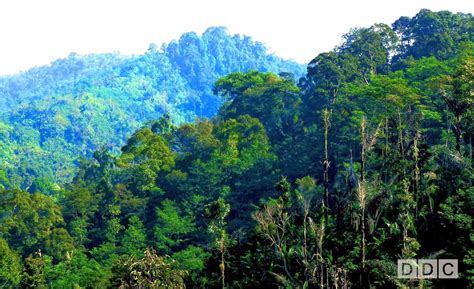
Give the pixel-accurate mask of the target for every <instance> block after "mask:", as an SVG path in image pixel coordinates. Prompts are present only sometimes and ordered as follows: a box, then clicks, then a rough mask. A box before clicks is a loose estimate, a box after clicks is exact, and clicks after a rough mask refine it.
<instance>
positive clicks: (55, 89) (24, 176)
mask: <svg viewBox="0 0 474 289" xmlns="http://www.w3.org/2000/svg"><path fill="white" fill-rule="evenodd" d="M249 69H255V70H258V71H272V72H275V73H280V72H285V73H292V74H294V76H295V77H300V76H302V75H303V72H304V66H302V65H299V64H296V63H294V62H291V61H284V60H282V59H280V58H278V57H276V56H274V55H271V54H268V53H267V50H266V48H265V47H264V46H263V45H262V43H259V42H254V41H252V40H251V39H250V38H249V37H246V36H244V37H242V36H239V35H233V36H232V35H229V34H228V33H227V32H226V30H225V29H224V28H221V27H214V28H209V29H208V30H206V31H205V32H204V33H203V35H202V37H199V36H198V35H196V34H195V33H186V34H184V35H183V36H182V37H181V38H180V39H179V41H173V42H171V43H169V44H167V45H163V46H162V47H161V48H160V49H158V48H157V47H156V45H150V48H149V49H148V51H147V52H146V53H145V54H143V55H138V56H134V57H124V56H120V55H118V54H100V55H95V54H94V55H85V56H80V55H77V54H71V55H70V56H69V57H67V58H66V59H60V60H57V61H55V62H53V63H51V65H49V66H45V67H37V68H33V69H31V70H29V71H26V72H24V73H20V74H17V75H13V76H8V77H1V78H0V96H1V97H0V115H1V116H2V117H1V118H0V146H1V147H2V152H1V153H0V168H1V167H3V168H4V169H5V170H6V172H7V174H8V175H9V176H10V179H11V181H12V182H14V183H15V184H16V185H18V186H20V187H22V188H28V187H29V186H30V185H31V183H32V182H33V181H34V179H35V178H40V179H44V178H48V179H52V180H53V181H55V182H57V183H59V184H61V183H63V182H65V181H70V180H71V179H72V177H73V175H74V173H75V172H76V170H75V169H74V168H75V167H76V166H75V165H74V164H75V162H77V160H78V159H79V157H91V156H92V153H93V152H94V151H95V150H97V149H99V148H100V147H102V146H105V147H108V148H111V149H113V150H116V151H118V150H119V149H120V147H121V146H122V145H123V144H124V143H125V140H126V139H127V137H128V136H130V134H132V133H133V131H135V130H136V129H138V128H140V126H142V125H143V124H145V123H146V122H148V121H152V120H155V119H157V118H159V117H160V116H161V115H163V114H164V113H167V114H168V115H170V116H171V117H172V119H173V122H174V123H183V122H185V121H193V120H194V119H195V118H196V117H211V116H214V115H215V114H216V112H217V110H218V108H219V106H220V105H221V103H222V100H221V99H220V98H219V96H216V95H214V94H213V93H212V85H213V84H214V82H215V81H216V80H217V79H218V78H219V77H222V76H224V75H226V74H228V73H230V72H235V71H247V70H249Z"/></svg>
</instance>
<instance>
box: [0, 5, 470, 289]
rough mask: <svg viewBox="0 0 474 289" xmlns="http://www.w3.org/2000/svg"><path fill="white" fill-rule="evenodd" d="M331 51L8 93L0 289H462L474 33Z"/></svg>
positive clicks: (447, 18) (426, 20) (378, 30)
mask: <svg viewBox="0 0 474 289" xmlns="http://www.w3.org/2000/svg"><path fill="white" fill-rule="evenodd" d="M342 39H343V41H342V43H341V44H340V45H338V46H336V47H335V48H334V49H333V50H332V51H329V52H325V53H321V54H319V55H317V56H316V57H315V58H314V59H312V60H311V61H310V62H309V63H308V65H307V66H306V71H305V70H304V68H302V67H301V66H300V65H298V64H297V63H294V62H291V61H285V60H282V59H280V58H278V57H276V56H274V55H271V54H268V53H267V51H266V49H265V47H264V46H263V44H261V43H259V42H253V41H252V40H251V39H250V38H248V37H241V36H238V35H234V36H230V35H229V34H227V32H226V31H225V29H223V28H210V29H209V30H208V31H206V32H205V33H204V34H203V35H202V37H199V36H197V35H196V34H195V33H188V34H184V35H183V36H182V38H181V39H180V40H179V41H174V42H171V43H169V44H167V45H164V46H163V47H161V48H160V49H158V48H157V47H156V45H151V46H150V49H149V51H148V52H147V53H146V54H144V55H140V56H135V57H130V58H127V57H123V56H120V55H115V54H106V55H89V56H79V55H75V54H72V55H70V56H69V57H68V58H67V59H63V60H58V61H56V62H54V63H52V64H51V65H50V66H48V67H38V68H33V69H31V70H29V71H26V72H23V73H21V74H17V75H12V76H6V77H1V78H0V111H1V112H2V113H1V119H0V148H1V149H0V161H1V162H0V169H1V170H0V288H301V289H306V288H367V289H368V288H472V286H473V285H472V284H474V230H473V217H474V212H473V208H474V187H473V186H472V182H473V180H474V174H473V169H472V161H473V150H472V145H473V140H472V137H473V134H474V109H473V108H474V17H473V15H471V14H463V13H457V14H454V13H451V12H448V11H441V12H432V11H430V10H427V9H423V10H421V11H419V12H418V14H416V15H415V16H414V17H411V18H410V17H400V18H399V19H398V20H396V21H395V22H394V23H393V24H391V25H387V24H382V23H376V24H374V25H372V26H371V27H366V28H352V29H350V30H349V31H348V32H347V33H346V34H345V35H343V36H342ZM416 258H418V259H457V260H458V262H459V277H458V278H457V279H400V278H398V277H397V260H399V259H416Z"/></svg>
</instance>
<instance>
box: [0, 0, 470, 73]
mask: <svg viewBox="0 0 474 289" xmlns="http://www.w3.org/2000/svg"><path fill="white" fill-rule="evenodd" d="M421 8H428V9H431V10H434V11H439V10H450V11H453V12H465V13H474V1H473V0H387V1H384V0H357V1H355V0H345V1H342V0H324V1H322V0H238V1H236V0H41V1H40V0H0V75H2V74H9V73H15V72H18V71H20V70H25V69H27V68H29V67H32V66H35V65H43V64H47V63H49V62H51V61H52V60H55V59H57V58H62V57H66V56H67V55H68V54H69V53H70V52H77V53H79V54H85V53H92V52H113V51H119V52H121V53H123V54H138V53H143V52H144V51H146V49H147V48H148V45H149V44H150V43H152V42H153V43H156V44H158V45H161V43H163V42H168V41H170V40H172V39H177V38H179V36H180V35H181V34H182V33H184V32H188V31H196V32H198V33H202V32H203V31H204V30H205V29H206V28H207V27H209V26H226V27H227V28H228V29H229V31H230V32H231V33H239V34H246V35H249V36H251V37H252V38H253V39H254V40H259V41H262V42H263V43H265V44H266V45H267V47H269V48H270V50H271V51H272V52H275V53H276V54H277V55H279V56H282V57H285V58H293V59H295V60H297V61H299V62H302V63H306V62H309V61H310V60H311V59H312V58H313V57H314V56H316V55H317V53H319V52H323V51H327V50H330V49H332V48H333V47H334V46H335V45H337V44H339V43H340V41H341V35H342V34H343V33H346V32H347V31H348V30H349V28H351V27H362V26H370V25H372V24H373V23H375V22H384V23H387V24H391V23H392V22H393V21H394V20H396V19H398V17H400V16H414V15H415V14H416V13H417V12H418V11H419V10H420V9H421Z"/></svg>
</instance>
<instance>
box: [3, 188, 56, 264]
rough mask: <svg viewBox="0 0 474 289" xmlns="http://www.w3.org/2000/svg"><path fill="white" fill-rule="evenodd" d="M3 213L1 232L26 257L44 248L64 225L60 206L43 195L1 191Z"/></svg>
mask: <svg viewBox="0 0 474 289" xmlns="http://www.w3.org/2000/svg"><path fill="white" fill-rule="evenodd" d="M0 211H1V212H2V215H1V216H2V218H1V219H0V233H1V234H2V235H3V236H5V238H7V241H9V243H10V244H12V245H14V249H19V250H22V252H23V253H24V254H26V255H27V254H30V253H33V252H35V251H36V250H38V249H40V248H42V247H43V246H44V244H45V242H47V240H48V239H49V238H50V236H51V234H52V232H53V230H54V228H56V227H61V226H62V225H63V223H64V221H63V217H62V214H61V207H60V206H59V205H58V204H56V203H55V202H54V201H53V200H52V199H51V198H50V197H48V196H45V195H42V194H33V195H30V194H29V193H26V192H20V191H7V190H2V191H0Z"/></svg>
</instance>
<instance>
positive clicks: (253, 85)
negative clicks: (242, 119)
mask: <svg viewBox="0 0 474 289" xmlns="http://www.w3.org/2000/svg"><path fill="white" fill-rule="evenodd" d="M214 92H215V93H218V94H220V95H223V96H228V97H229V100H230V102H229V103H228V104H227V105H224V107H223V108H222V109H221V111H220V113H219V114H220V115H221V116H222V117H223V118H224V119H229V118H237V117H238V116H241V115H245V114H248V115H250V116H251V117H254V118H257V119H259V120H260V122H261V123H262V124H263V125H264V126H265V128H266V130H267V132H268V135H269V137H270V138H271V139H275V140H279V139H281V138H283V137H285V135H286V134H288V133H289V131H291V129H292V128H293V127H294V124H295V122H296V121H297V120H298V108H299V105H300V97H299V89H298V88H297V87H296V86H295V84H294V83H293V81H291V80H288V79H285V78H281V77H278V76H276V75H275V74H272V73H260V72H256V71H249V72H247V73H240V72H237V73H231V74H229V75H228V76H226V77H224V78H221V79H219V80H218V81H217V82H216V84H215V86H214Z"/></svg>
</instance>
